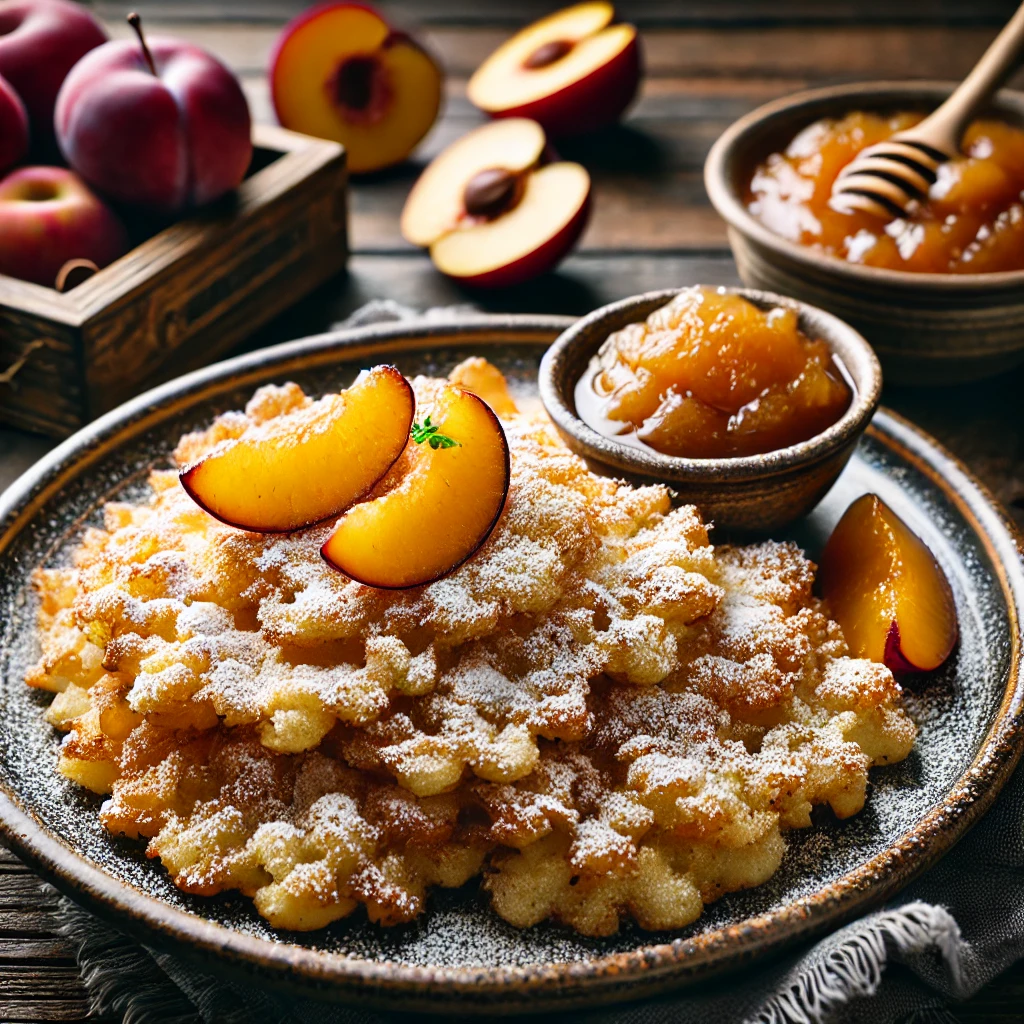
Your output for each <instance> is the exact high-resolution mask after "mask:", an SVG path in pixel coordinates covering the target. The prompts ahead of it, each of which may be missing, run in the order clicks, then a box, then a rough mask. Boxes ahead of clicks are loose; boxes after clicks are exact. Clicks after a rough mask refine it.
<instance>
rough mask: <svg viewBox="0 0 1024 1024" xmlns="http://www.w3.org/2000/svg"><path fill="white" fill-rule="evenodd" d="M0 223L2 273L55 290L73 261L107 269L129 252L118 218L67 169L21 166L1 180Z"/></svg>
mask: <svg viewBox="0 0 1024 1024" xmlns="http://www.w3.org/2000/svg"><path fill="white" fill-rule="evenodd" d="M0 223H2V224H3V230H2V231H0V274H8V275H9V276H11V277H19V278H21V279H22V280H24V281H34V282H35V283H36V284H41V285H46V286H47V287H50V288H52V287H53V286H54V284H55V282H56V278H57V274H58V273H59V271H60V269H61V267H62V266H63V265H64V264H65V263H66V262H67V261H68V260H72V259H83V260H91V261H92V262H93V263H95V264H96V265H97V266H98V267H105V266H106V265H107V264H108V263H111V262H113V261H114V260H116V259H117V258H118V256H121V255H123V254H124V253H125V252H127V250H128V235H127V233H126V232H125V229H124V225H123V224H122V223H121V222H120V220H118V218H117V216H116V214H115V213H114V212H113V211H112V210H111V209H110V208H109V207H107V205H106V204H105V203H104V202H103V201H102V200H101V199H100V198H99V197H98V196H96V195H95V193H93V192H91V191H90V190H89V187H88V186H87V185H86V184H85V182H83V181H82V179H81V178H79V177H78V175H77V174H75V173H74V172H73V171H68V170H65V169H64V168H63V167H22V168H21V169H19V170H17V171H13V172H11V173H10V174H8V175H7V177H6V178H4V179H3V180H2V181H0Z"/></svg>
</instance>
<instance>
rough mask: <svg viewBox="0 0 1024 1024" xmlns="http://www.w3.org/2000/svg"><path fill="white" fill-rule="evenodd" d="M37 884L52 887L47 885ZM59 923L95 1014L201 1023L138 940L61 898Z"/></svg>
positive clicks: (145, 1022) (138, 1022)
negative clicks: (76, 963)
mask: <svg viewBox="0 0 1024 1024" xmlns="http://www.w3.org/2000/svg"><path fill="white" fill-rule="evenodd" d="M41 887H42V889H43V891H44V892H46V893H50V894H52V893H53V891H54V890H53V889H52V888H50V886H48V885H46V884H45V883H42V886H41ZM57 927H58V930H59V931H60V933H61V935H63V936H64V937H65V938H66V939H67V940H68V941H69V942H70V943H71V944H72V945H73V946H74V949H75V960H76V961H77V962H78V966H79V968H80V970H81V972H82V982H83V983H84V985H85V988H86V991H87V992H88V994H89V1005H90V1007H91V1008H92V1012H93V1013H94V1014H103V1015H106V1016H110V1017H114V1018H117V1019H119V1020H122V1021H123V1024H152V1022H153V1021H157V1020H158V1021H160V1022H161V1024H201V1018H200V1017H199V1015H198V1013H197V1012H196V1008H195V1007H194V1006H193V1005H192V1003H190V1002H189V1001H188V1000H187V999H186V998H185V996H184V995H183V994H182V993H181V991H180V990H179V989H178V987H177V986H176V985H175V984H174V983H173V982H172V981H171V980H170V979H169V978H168V977H167V975H166V974H165V973H164V972H163V971H162V970H161V969H160V967H158V966H157V964H156V962H155V961H154V960H153V957H152V956H150V954H149V952H148V951H147V950H146V949H145V947H143V946H140V945H139V943H138V942H136V941H135V940H133V939H130V938H128V937H127V936H126V935H122V934H121V933H120V932H118V931H115V930H114V929H113V928H110V927H108V926H107V925H105V924H103V923H102V922H101V921H99V920H98V919H97V918H94V917H93V916H92V915H91V914H89V913H88V912H87V911H85V910H82V909H80V908H79V907H77V906H75V905H74V904H73V903H71V902H70V901H69V900H67V899H61V900H60V911H59V916H58V924H57Z"/></svg>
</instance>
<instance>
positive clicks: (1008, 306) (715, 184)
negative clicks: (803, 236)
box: [704, 82, 1024, 384]
mask: <svg viewBox="0 0 1024 1024" xmlns="http://www.w3.org/2000/svg"><path fill="white" fill-rule="evenodd" d="M953 88H954V85H953V84H951V83H945V82H875V83H871V84H861V85H841V86H833V87H829V88H826V89H815V90H812V91H809V92H800V93H796V94H794V95H792V96H786V97H784V98H783V99H780V100H776V101H775V102H773V103H768V104H766V105H765V106H763V107H759V108H758V109H757V110H755V111H753V112H752V113H750V114H747V115H746V116H745V117H742V118H740V120H739V121H737V122H736V123H735V124H734V125H732V127H730V128H729V129H727V130H726V132H725V133H724V134H723V135H722V137H721V138H720V139H719V140H718V141H717V142H716V143H715V145H714V146H713V147H712V148H711V152H710V153H709V154H708V158H707V162H706V163H705V165H704V183H705V186H706V187H707V191H708V195H709V196H710V198H711V202H712V203H713V204H714V207H715V209H716V210H717V211H718V212H719V213H720V214H721V215H722V217H723V218H724V219H725V221H726V222H727V224H728V225H729V243H730V244H731V246H732V251H733V255H734V256H735V258H736V265H737V267H738V269H739V273H740V277H741V278H742V280H743V282H744V284H747V285H750V286H751V287H754V288H765V289H768V290H770V291H775V292H780V293H782V294H784V295H793V296H795V297H796V298H798V299H802V300H804V301H805V302H810V303H813V304H814V305H815V306H820V307H821V308H822V309H827V310H829V311H830V312H832V313H835V314H836V316H839V317H842V319H844V320H846V321H847V322H848V323H850V324H852V325H853V326H854V327H856V328H857V330H859V331H860V332H861V333H862V334H863V335H864V336H865V337H866V338H867V339H868V341H870V342H871V344H872V345H873V346H874V348H875V351H876V352H877V353H878V356H879V358H880V359H881V361H882V366H883V367H884V369H885V379H886V381H887V382H888V383H890V384H893V383H896V384H952V383H961V382H965V381H968V380H977V379H980V378H982V377H986V376H989V375H991V374H994V373H998V372H1001V371H1002V370H1005V369H1007V368H1009V367H1011V366H1014V365H1016V364H1018V363H1020V362H1024V271H1021V270H1014V271H1007V272H1004V273H995V274H915V273H909V272H907V271H901V270H884V269H880V268H877V267H863V266H857V265H856V264H852V263H846V262H845V261H843V260H840V259H836V258H835V257H831V256H825V255H822V254H821V253H818V252H815V251H814V250H812V249H809V248H806V247H805V246H801V245H797V244H796V243H795V242H790V241H787V240H786V239H785V238H782V237H780V236H779V235H776V234H775V233H774V232H772V231H771V230H770V229H769V228H767V227H766V226H765V225H764V224H762V223H761V222H760V221H759V220H757V218H755V217H754V216H752V215H751V214H750V213H748V212H747V209H746V206H745V205H744V202H743V196H744V192H745V190H746V187H747V184H748V183H749V181H750V177H751V173H752V172H753V170H754V168H755V166H756V165H757V164H758V163H760V162H761V161H762V160H763V159H764V158H765V157H766V156H768V154H769V153H772V152H778V151H780V150H782V149H784V148H785V147H786V145H787V144H788V143H789V141H790V140H791V139H792V138H793V137H794V136H795V135H796V134H797V132H799V131H800V130H801V129H802V128H805V127H806V126H807V125H809V124H811V123H812V122H813V121H816V120H817V119H818V118H820V117H841V116H843V115H844V114H847V113H849V112H850V111H853V110H866V111H880V112H893V111H897V110H921V111H931V110H934V109H935V107H937V106H938V105H939V104H940V103H941V102H942V101H943V100H944V99H945V98H946V97H947V96H948V95H949V94H950V92H951V91H952V90H953ZM989 113H990V114H992V115H994V116H996V117H998V118H1000V119H1001V120H1005V121H1007V122H1009V123H1010V124H1014V125H1024V93H1020V92H1011V91H1008V90H1004V91H1003V92H1000V93H999V94H998V95H997V96H996V98H995V99H994V100H993V101H992V104H991V110H990V111H989Z"/></svg>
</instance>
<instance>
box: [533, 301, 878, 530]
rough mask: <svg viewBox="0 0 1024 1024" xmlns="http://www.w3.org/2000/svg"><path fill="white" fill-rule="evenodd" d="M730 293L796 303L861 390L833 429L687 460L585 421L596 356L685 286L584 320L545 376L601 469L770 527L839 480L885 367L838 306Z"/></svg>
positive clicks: (719, 516) (556, 415)
mask: <svg viewBox="0 0 1024 1024" xmlns="http://www.w3.org/2000/svg"><path fill="white" fill-rule="evenodd" d="M724 290H725V291H728V292H731V293H733V294H735V295H742V296H743V297H744V298H746V299H748V300H749V301H751V302H753V303H754V305H755V306H757V307H759V308H760V309H765V310H768V309H773V308H775V307H778V306H786V307H789V308H791V309H794V310H796V312H797V316H798V318H799V319H798V324H799V327H800V330H801V331H802V332H803V333H804V334H805V335H807V336H808V337H810V338H818V339H820V340H822V341H824V342H825V343H826V344H827V345H828V347H829V349H830V350H831V352H832V357H833V358H834V359H835V360H836V361H837V362H838V363H839V364H841V366H842V367H843V369H844V370H845V371H846V376H847V378H848V382H849V384H850V385H851V388H852V390H853V399H852V401H851V402H850V406H849V408H848V409H847V410H846V412H845V413H843V415H842V416H841V417H840V419H839V420H838V421H837V422H835V423H833V424H832V426H831V427H829V428H828V429H827V430H825V431H823V432H822V433H820V434H817V435H815V436H814V437H812V438H810V439H809V440H807V441H801V442H800V443H799V444H793V445H789V446H788V447H786V448H779V449H777V450H776V451H773V452H767V453H765V454H764V455H748V456H743V457H737V458H726V459H684V458H679V457H677V456H672V455H662V453H661V452H657V451H655V450H654V449H653V448H646V447H645V448H640V447H636V446H635V445H629V444H625V443H623V442H622V441H619V440H616V439H615V438H612V437H605V436H604V435H603V434H600V433H598V432H597V431H596V430H595V429H594V428H593V427H591V426H590V425H589V424H587V423H586V422H584V420H583V419H581V418H580V416H579V415H578V412H577V409H576V403H575V398H574V392H575V388H576V383H577V381H578V380H579V379H580V377H581V376H582V375H583V373H584V372H585V371H586V369H587V365H588V364H589V362H590V359H591V357H592V356H593V355H594V354H595V353H596V352H597V350H598V349H599V348H600V347H601V345H602V344H603V342H604V340H605V339H606V338H607V337H608V335H609V334H611V333H612V332H613V331H617V330H620V329H621V328H623V327H625V326H626V325H627V324H631V323H636V322H637V321H640V320H643V319H645V318H646V317H647V316H648V315H649V314H651V313H653V312H654V311H655V310H656V309H659V308H660V307H662V306H664V305H665V304H666V303H667V302H670V301H671V300H672V299H673V298H674V297H675V296H676V295H677V294H678V293H679V289H677V288H672V289H668V290H666V291H657V292H647V293H646V294H643V295H633V296H631V297H630V298H628V299H622V300H620V301H619V302H612V303H610V304H609V305H607V306H602V307H601V308H600V309H595V310H594V312H593V313H589V314H588V315H587V316H585V317H583V318H582V319H580V320H577V321H576V323H574V324H573V325H572V327H570V328H569V329H568V330H567V331H563V332H562V334H561V335H559V337H558V340H557V341H556V342H555V343H554V345H552V346H551V348H549V349H548V351H547V352H546V353H545V355H544V359H543V360H542V361H541V364H540V374H539V375H538V378H537V383H538V385H539V388H540V395H541V399H542V400H543V402H544V406H545V408H546V409H547V411H548V415H549V416H550V417H551V419H552V420H553V421H554V424H555V426H556V427H557V428H558V431H559V433H560V434H561V435H562V437H563V438H564V439H565V443H566V444H567V445H568V446H569V447H570V448H572V450H573V451H574V452H576V453H577V454H578V455H582V456H583V458H585V459H586V460H587V462H589V463H590V464H591V466H592V467H593V468H595V469H597V470H598V471H599V472H605V473H607V472H609V471H610V472H612V473H613V474H615V475H617V476H622V477H625V478H626V479H629V480H631V481H633V482H635V483H667V484H670V485H671V486H672V488H673V490H674V491H675V492H676V493H677V494H678V495H679V498H680V499H681V500H683V501H687V502H690V503H691V504H693V505H696V506H697V507H698V508H699V509H700V511H701V514H702V515H703V516H704V518H705V519H706V520H710V521H711V522H713V523H714V524H715V527H716V529H717V530H718V531H720V532H721V531H728V532H740V533H758V534H761V533H771V532H772V531H773V530H778V529H781V528H782V527H784V526H787V525H789V524H790V523H792V522H794V521H795V520H797V519H799V518H800V517H801V516H802V515H805V514H806V513H807V512H809V511H810V510H811V509H812V508H813V507H814V506H815V505H816V504H817V503H818V502H819V501H821V499H822V498H823V497H824V496H825V494H826V493H827V492H828V490H829V488H831V486H832V485H833V484H834V483H835V481H836V478H837V477H838V476H839V474H840V473H841V472H842V470H843V467H844V466H845V465H846V463H847V462H848V461H849V458H850V455H851V454H852V452H853V449H854V446H855V445H856V444H857V439H858V438H859V437H860V435H861V434H862V433H863V432H864V428H865V427H867V425H868V423H869V422H870V420H871V417H872V415H873V414H874V411H875V409H876V408H877V406H878V398H879V395H880V394H881V390H882V371H881V367H879V365H878V360H877V359H876V358H875V356H874V353H873V352H872V351H871V347H870V346H869V345H868V343H867V342H866V341H865V340H864V339H863V338H862V337H861V336H860V335H859V334H858V333H857V332H856V331H855V330H854V329H853V328H852V327H850V326H849V325H848V324H844V323H843V322H842V321H841V320H839V319H837V318H836V317H834V316H831V315H830V314H829V313H825V312H823V311H822V310H820V309H815V308H813V307H812V306H808V305H807V304H806V303H802V302H797V301H795V300H794V299H787V298H783V297H782V296H781V295H772V294H770V293H769V292H760V291H754V290H753V289H750V288H727V289H724Z"/></svg>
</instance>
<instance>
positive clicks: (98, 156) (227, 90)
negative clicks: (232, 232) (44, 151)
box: [56, 15, 252, 213]
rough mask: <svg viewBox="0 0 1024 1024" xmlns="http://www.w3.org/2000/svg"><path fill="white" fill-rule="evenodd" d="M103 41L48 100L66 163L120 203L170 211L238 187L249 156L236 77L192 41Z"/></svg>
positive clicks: (248, 137)
mask: <svg viewBox="0 0 1024 1024" xmlns="http://www.w3.org/2000/svg"><path fill="white" fill-rule="evenodd" d="M129 21H130V22H131V23H132V25H133V27H135V29H136V32H137V33H138V36H139V39H138V41H135V40H127V39H125V40H120V41H118V42H113V43H107V44H105V45H104V46H101V47H99V48H98V49H96V50H94V51H93V52H92V53H90V54H88V55H87V56H86V57H84V58H83V59H82V60H81V61H80V62H79V63H78V64H77V65H76V66H75V68H74V69H73V70H72V72H71V74H69V75H68V77H67V80H66V81H65V82H64V85H63V87H62V88H61V91H60V95H59V96H58V97H57V114H56V126H57V141H58V142H59V143H60V148H61V151H62V152H63V153H64V156H65V157H66V158H67V161H68V163H69V164H71V166H72V167H73V168H74V169H75V170H76V171H77V172H78V173H79V174H80V175H81V176H82V177H83V178H84V179H85V180H86V181H87V182H89V184H90V185H92V186H93V187H94V188H96V189H97V190H98V191H100V192H102V193H104V194H105V195H107V196H110V197H111V198H112V199H116V200H118V201H120V202H123V203H128V204H131V205H135V206H141V207H145V208H147V209H151V210H154V211H161V212H166V213H176V212H178V211H181V210H184V209H187V208H189V207H193V206H202V205H203V204H205V203H209V202H211V201H212V200H214V199H217V198H219V197H220V196H222V195H224V194H225V193H227V192H230V191H231V190H232V189H233V188H235V187H237V186H238V185H239V184H240V183H241V181H242V179H243V178H244V177H245V172H246V170H247V169H248V166H249V161H250V160H251V158H252V141H251V122H250V117H249V106H248V104H247V103H246V100H245V96H244V95H243V93H242V88H241V86H240V85H239V84H238V80H237V79H236V78H235V76H234V75H232V74H231V72H230V71H228V69H227V68H226V67H224V65H223V64H221V63H220V61H218V60H217V59H216V58H215V57H213V56H211V55H210V54H209V53H207V52H206V51H205V50H202V49H200V48H199V47H198V46H193V45H192V44H191V43H185V42H181V41H179V40H175V39H165V38H162V37H159V36H156V37H154V38H153V39H150V40H148V43H147V41H146V40H145V39H144V38H143V36H142V31H141V27H140V26H139V24H138V16H137V15H133V16H132V17H131V18H130V19H129Z"/></svg>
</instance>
